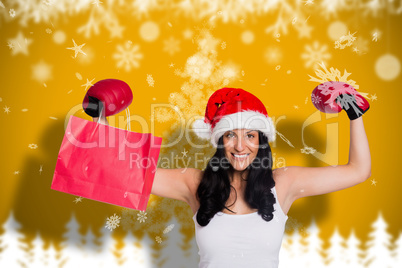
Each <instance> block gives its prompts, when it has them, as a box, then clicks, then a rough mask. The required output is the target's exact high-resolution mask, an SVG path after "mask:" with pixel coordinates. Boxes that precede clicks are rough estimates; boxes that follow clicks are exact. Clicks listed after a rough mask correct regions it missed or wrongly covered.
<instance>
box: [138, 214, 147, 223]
mask: <svg viewBox="0 0 402 268" xmlns="http://www.w3.org/2000/svg"><path fill="white" fill-rule="evenodd" d="M146 215H147V213H146V212H145V211H140V212H139V213H138V214H137V216H138V218H137V221H140V223H141V222H145V220H146V219H147V216H146Z"/></svg>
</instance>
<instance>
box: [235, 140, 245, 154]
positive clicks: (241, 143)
mask: <svg viewBox="0 0 402 268" xmlns="http://www.w3.org/2000/svg"><path fill="white" fill-rule="evenodd" d="M234 147H235V149H236V150H237V151H240V152H241V151H243V149H244V147H245V140H244V139H243V138H242V137H239V138H237V139H236V141H235V144H234Z"/></svg>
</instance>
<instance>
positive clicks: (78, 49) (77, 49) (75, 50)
mask: <svg viewBox="0 0 402 268" xmlns="http://www.w3.org/2000/svg"><path fill="white" fill-rule="evenodd" d="M73 43H74V47H68V48H67V49H70V50H73V51H74V53H75V54H74V57H73V58H74V59H75V58H77V55H78V53H81V54H83V55H85V56H86V55H87V54H85V52H84V51H82V47H83V46H85V43H84V44H82V45H79V46H78V45H77V44H76V43H75V41H74V39H73Z"/></svg>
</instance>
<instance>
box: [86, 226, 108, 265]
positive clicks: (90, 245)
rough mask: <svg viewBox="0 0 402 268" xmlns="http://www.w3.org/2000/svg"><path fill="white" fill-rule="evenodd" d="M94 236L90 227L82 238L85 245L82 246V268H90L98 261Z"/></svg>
mask: <svg viewBox="0 0 402 268" xmlns="http://www.w3.org/2000/svg"><path fill="white" fill-rule="evenodd" d="M95 238H96V236H95V235H94V233H93V232H92V229H91V227H89V228H88V230H87V233H86V234H85V236H84V241H85V245H84V246H83V248H84V250H83V254H82V257H83V258H82V262H83V263H82V264H81V265H82V267H91V266H93V264H94V263H95V262H96V261H97V259H99V257H103V256H99V255H98V252H97V248H98V246H97V245H96V244H95Z"/></svg>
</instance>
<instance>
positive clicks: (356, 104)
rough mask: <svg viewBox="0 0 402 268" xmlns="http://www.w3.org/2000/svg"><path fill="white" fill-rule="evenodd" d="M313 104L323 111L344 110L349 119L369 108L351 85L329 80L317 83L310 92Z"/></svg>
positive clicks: (335, 111) (366, 102) (336, 111)
mask: <svg viewBox="0 0 402 268" xmlns="http://www.w3.org/2000/svg"><path fill="white" fill-rule="evenodd" d="M311 101H312V102H313V104H314V106H315V107H316V108H317V109H318V110H319V111H321V112H323V113H339V112H340V111H342V109H343V110H345V111H346V113H347V114H348V117H349V119H350V120H354V119H357V118H359V117H361V116H362V115H363V114H364V113H365V112H366V111H367V110H368V109H369V108H370V105H369V103H368V101H367V100H366V99H365V98H364V97H363V96H362V95H360V94H359V93H358V92H357V91H356V90H355V89H354V88H353V87H352V86H351V85H349V84H347V83H344V82H338V81H329V82H325V83H322V84H320V85H318V86H317V87H316V88H315V89H314V90H313V92H312V93H311Z"/></svg>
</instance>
